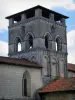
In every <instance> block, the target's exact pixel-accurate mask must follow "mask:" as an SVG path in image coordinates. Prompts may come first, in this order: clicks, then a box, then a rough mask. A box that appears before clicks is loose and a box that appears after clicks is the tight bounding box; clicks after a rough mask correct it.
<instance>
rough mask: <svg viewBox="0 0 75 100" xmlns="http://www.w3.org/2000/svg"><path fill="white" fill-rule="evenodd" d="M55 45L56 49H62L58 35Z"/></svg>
mask: <svg viewBox="0 0 75 100" xmlns="http://www.w3.org/2000/svg"><path fill="white" fill-rule="evenodd" d="M55 46H56V51H61V50H62V42H61V39H60V38H59V37H58V38H57V39H56V42H55Z"/></svg>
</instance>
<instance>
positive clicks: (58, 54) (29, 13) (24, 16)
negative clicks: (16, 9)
mask: <svg viewBox="0 0 75 100" xmlns="http://www.w3.org/2000/svg"><path fill="white" fill-rule="evenodd" d="M6 18H7V19H9V27H8V30H9V57H11V58H19V59H24V58H26V59H28V60H31V61H34V62H37V63H38V64H40V65H42V66H43V68H42V76H44V78H45V79H48V78H51V79H53V78H55V77H57V76H59V77H67V37H66V24H65V19H67V18H68V17H67V16H64V15H62V14H59V13H57V12H54V11H52V10H49V9H47V8H44V7H42V6H35V7H33V8H30V9H27V10H25V11H22V12H20V13H17V14H14V15H11V16H8V17H6Z"/></svg>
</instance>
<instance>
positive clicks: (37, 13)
mask: <svg viewBox="0 0 75 100" xmlns="http://www.w3.org/2000/svg"><path fill="white" fill-rule="evenodd" d="M40 16H42V10H41V9H36V10H35V17H40Z"/></svg>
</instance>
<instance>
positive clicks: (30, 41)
mask: <svg viewBox="0 0 75 100" xmlns="http://www.w3.org/2000/svg"><path fill="white" fill-rule="evenodd" d="M29 48H30V49H32V48H33V37H32V36H31V35H30V36H29Z"/></svg>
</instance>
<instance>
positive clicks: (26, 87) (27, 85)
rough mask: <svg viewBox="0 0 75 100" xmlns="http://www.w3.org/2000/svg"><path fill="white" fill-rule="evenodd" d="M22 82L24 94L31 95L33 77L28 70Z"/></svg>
mask: <svg viewBox="0 0 75 100" xmlns="http://www.w3.org/2000/svg"><path fill="white" fill-rule="evenodd" d="M22 82H23V83H22V89H23V96H31V77H30V74H29V72H28V71H26V72H25V73H24V74H23V79H22Z"/></svg>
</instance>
